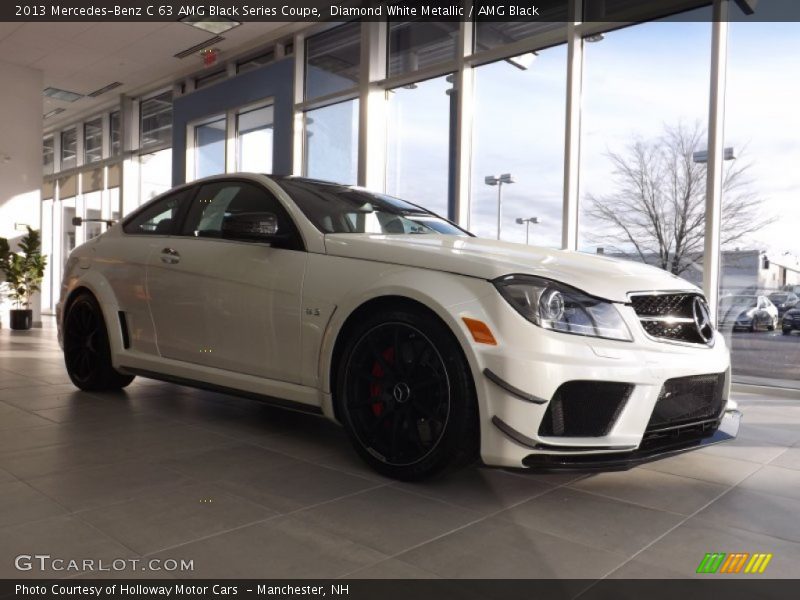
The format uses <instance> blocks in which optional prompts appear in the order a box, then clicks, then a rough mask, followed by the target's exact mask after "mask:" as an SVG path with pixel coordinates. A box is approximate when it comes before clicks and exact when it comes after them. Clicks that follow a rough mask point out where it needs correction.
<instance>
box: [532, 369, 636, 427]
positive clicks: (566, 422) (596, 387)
mask: <svg viewBox="0 0 800 600" xmlns="http://www.w3.org/2000/svg"><path fill="white" fill-rule="evenodd" d="M632 392H633V385H631V384H630V383H617V382H615V381H568V382H567V383H564V384H562V385H561V386H560V387H559V388H558V390H556V393H555V394H554V395H553V398H552V400H550V403H549V404H548V405H547V410H546V411H545V413H544V417H543V418H542V423H541V425H540V426H539V435H541V436H554V437H600V436H604V435H608V433H609V432H610V431H611V428H612V427H613V426H614V423H616V421H617V417H619V415H620V413H621V412H622V409H623V408H625V404H626V403H627V401H628V398H630V396H631V393H632Z"/></svg>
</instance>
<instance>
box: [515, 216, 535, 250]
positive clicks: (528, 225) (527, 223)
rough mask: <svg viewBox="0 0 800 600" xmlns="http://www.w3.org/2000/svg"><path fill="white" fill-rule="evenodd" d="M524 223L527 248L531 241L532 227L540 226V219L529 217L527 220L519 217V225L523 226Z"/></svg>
mask: <svg viewBox="0 0 800 600" xmlns="http://www.w3.org/2000/svg"><path fill="white" fill-rule="evenodd" d="M523 223H525V245H526V246H527V245H528V240H529V239H530V232H531V225H538V224H539V217H528V218H527V219H523V218H522V217H517V225H522V224H523Z"/></svg>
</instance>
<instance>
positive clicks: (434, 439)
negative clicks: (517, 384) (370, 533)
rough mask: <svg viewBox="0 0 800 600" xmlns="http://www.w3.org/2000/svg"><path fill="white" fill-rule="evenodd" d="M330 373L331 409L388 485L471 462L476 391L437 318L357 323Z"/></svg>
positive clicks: (418, 314) (414, 315)
mask: <svg viewBox="0 0 800 600" xmlns="http://www.w3.org/2000/svg"><path fill="white" fill-rule="evenodd" d="M340 356H341V359H340V361H339V363H338V365H337V371H336V375H337V376H336V389H335V402H336V407H337V411H338V415H339V418H340V421H341V422H342V424H343V425H344V428H345V430H346V431H347V435H348V437H349V438H350V441H351V442H352V444H353V446H354V447H355V449H356V452H358V454H359V455H360V456H361V458H362V459H363V460H364V461H365V462H367V463H368V464H369V465H370V466H371V467H372V468H373V469H374V470H376V471H378V472H379V473H381V474H383V475H386V476H388V477H391V478H394V479H400V480H404V481H414V480H419V479H425V478H428V477H431V476H432V475H435V474H437V473H440V472H442V471H444V470H445V469H448V468H456V467H459V466H462V465H464V464H466V463H467V462H469V461H471V460H473V459H474V458H476V456H477V454H478V448H479V425H478V407H477V400H476V394H475V386H474V384H473V381H472V376H471V373H470V369H469V365H468V364H467V360H466V358H465V357H464V353H463V352H462V350H461V346H460V345H459V343H458V341H457V340H456V338H455V336H454V335H453V334H452V332H451V331H450V330H449V329H448V328H447V326H446V325H444V324H443V323H442V322H441V321H440V320H439V319H438V318H436V317H435V316H434V315H431V314H430V313H427V312H425V311H423V310H419V309H413V308H412V309H408V308H397V309H390V310H384V311H381V312H377V313H375V314H373V315H370V316H367V317H366V318H363V319H360V320H359V321H358V323H357V324H356V325H355V327H354V328H353V329H351V330H350V331H349V332H348V337H347V339H346V340H345V341H344V348H343V350H342V352H341V354H340Z"/></svg>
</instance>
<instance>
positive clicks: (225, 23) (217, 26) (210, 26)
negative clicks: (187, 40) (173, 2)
mask: <svg viewBox="0 0 800 600" xmlns="http://www.w3.org/2000/svg"><path fill="white" fill-rule="evenodd" d="M180 21H181V23H186V24H187V25H191V26H192V27H197V29H202V30H203V31H207V32H209V33H213V34H215V35H219V34H221V33H225V32H226V31H229V30H231V29H233V28H234V27H238V26H239V25H241V23H240V22H239V21H234V20H233V19H227V18H225V17H213V18H212V17H198V16H197V15H193V16H189V17H184V18H182V19H181V20H180Z"/></svg>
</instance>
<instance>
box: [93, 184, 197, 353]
mask: <svg viewBox="0 0 800 600" xmlns="http://www.w3.org/2000/svg"><path fill="white" fill-rule="evenodd" d="M191 192H192V188H190V187H189V188H183V189H180V190H176V191H174V192H172V193H169V194H166V195H164V196H161V197H160V198H158V199H156V200H154V201H153V202H151V203H149V204H147V205H145V206H143V207H142V208H140V209H139V210H137V211H135V212H134V213H133V214H132V215H130V216H129V217H128V218H126V219H125V220H124V222H123V223H122V226H121V227H122V234H121V235H109V236H105V237H104V238H103V246H104V251H103V255H104V256H105V257H107V258H105V259H104V260H103V261H102V262H101V264H100V265H99V266H100V268H102V269H103V271H104V274H105V276H106V279H107V281H108V283H109V285H110V286H111V288H112V289H113V290H114V296H115V298H116V299H117V302H118V305H119V311H120V313H121V314H120V318H121V319H124V322H125V327H126V328H127V330H128V332H129V343H130V350H132V351H134V352H140V353H142V354H149V355H158V346H157V341H156V332H155V328H154V323H153V318H152V314H151V312H150V296H149V293H148V289H147V265H148V261H149V259H150V258H151V256H152V255H153V254H154V253H155V252H157V251H158V250H159V249H161V248H163V247H164V245H165V243H166V240H167V238H168V236H169V233H170V232H171V229H172V226H173V225H174V224H175V223H176V222H177V218H178V215H179V213H180V211H181V210H182V209H183V208H185V204H184V203H185V202H186V200H187V199H188V197H189V196H190V195H191ZM112 257H113V258H112Z"/></svg>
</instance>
